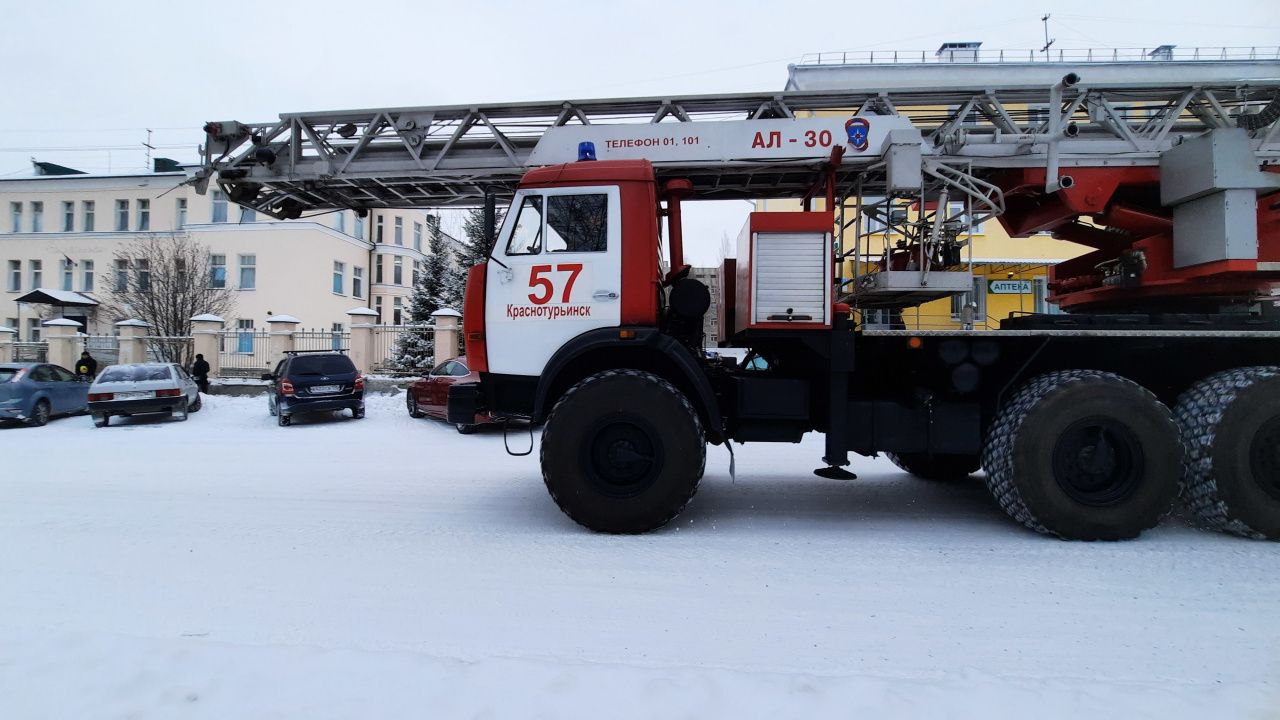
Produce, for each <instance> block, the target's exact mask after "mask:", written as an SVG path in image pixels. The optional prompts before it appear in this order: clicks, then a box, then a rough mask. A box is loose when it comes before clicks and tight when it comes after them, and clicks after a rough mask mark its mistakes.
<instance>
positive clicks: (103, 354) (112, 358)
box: [84, 335, 120, 368]
mask: <svg viewBox="0 0 1280 720" xmlns="http://www.w3.org/2000/svg"><path fill="white" fill-rule="evenodd" d="M84 350H85V352H87V353H89V354H90V355H92V356H93V359H94V360H97V361H98V367H99V368H103V367H106V366H108V365H115V364H116V363H118V362H120V337H119V336H118V335H85V336H84Z"/></svg>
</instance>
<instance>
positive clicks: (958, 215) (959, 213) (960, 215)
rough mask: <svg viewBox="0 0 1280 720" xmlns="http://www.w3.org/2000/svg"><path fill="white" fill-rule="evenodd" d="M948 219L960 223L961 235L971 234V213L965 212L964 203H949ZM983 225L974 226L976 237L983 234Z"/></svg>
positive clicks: (976, 224)
mask: <svg viewBox="0 0 1280 720" xmlns="http://www.w3.org/2000/svg"><path fill="white" fill-rule="evenodd" d="M947 217H948V218H949V219H954V220H956V221H957V222H959V223H960V233H961V234H967V233H968V232H969V213H967V212H965V210H964V203H963V202H952V203H947ZM982 225H983V224H982V223H980V222H977V223H974V224H973V232H974V234H975V235H980V234H981V233H982Z"/></svg>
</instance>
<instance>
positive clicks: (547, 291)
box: [529, 263, 582, 305]
mask: <svg viewBox="0 0 1280 720" xmlns="http://www.w3.org/2000/svg"><path fill="white" fill-rule="evenodd" d="M551 272H557V273H569V279H568V280H566V281H565V284H564V292H563V293H561V295H560V302H562V303H567V302H569V296H570V295H572V294H573V284H574V283H575V282H577V280H578V273H581V272H582V263H564V264H563V265H556V266H555V270H554V271H553V270H552V266H550V265H534V266H533V267H530V268H529V287H531V288H541V291H540V292H538V293H536V294H535V293H529V302H531V303H533V304H534V305H546V304H547V302H549V301H550V300H551V298H552V297H553V296H554V295H555V294H556V286H555V283H554V282H552V281H551V278H549V277H544V276H545V275H547V274H550V273H551Z"/></svg>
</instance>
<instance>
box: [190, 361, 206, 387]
mask: <svg viewBox="0 0 1280 720" xmlns="http://www.w3.org/2000/svg"><path fill="white" fill-rule="evenodd" d="M191 377H193V378H195V379H196V385H199V386H200V392H202V393H208V392H209V363H208V361H206V360H205V359H204V355H199V354H197V355H196V361H195V362H193V363H191Z"/></svg>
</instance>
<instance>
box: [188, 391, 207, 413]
mask: <svg viewBox="0 0 1280 720" xmlns="http://www.w3.org/2000/svg"><path fill="white" fill-rule="evenodd" d="M202 407H204V404H203V403H202V402H201V401H200V393H196V401H195V402H193V403H191V406H190V407H188V408H187V412H200V408H202Z"/></svg>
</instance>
